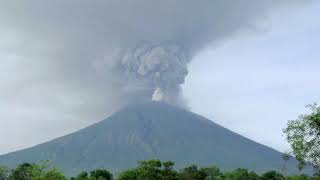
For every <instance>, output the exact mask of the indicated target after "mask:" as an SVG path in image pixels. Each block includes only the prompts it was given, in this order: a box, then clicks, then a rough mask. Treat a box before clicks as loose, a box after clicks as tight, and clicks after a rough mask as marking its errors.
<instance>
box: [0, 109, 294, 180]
mask: <svg viewBox="0 0 320 180" xmlns="http://www.w3.org/2000/svg"><path fill="white" fill-rule="evenodd" d="M153 158H158V159H161V160H173V161H175V162H176V167H177V168H181V167H183V166H186V165H190V164H198V165H201V166H208V165H215V166H218V167H220V168H222V169H226V170H230V169H234V168H239V167H242V168H249V169H250V170H255V171H257V172H263V171H267V170H271V169H277V170H281V168H282V167H283V164H284V162H283V160H282V154H281V153H280V152H278V151H276V150H274V149H271V148H269V147H266V146H264V145H261V144H258V143H256V142H254V141H251V140H249V139H247V138H245V137H242V136H240V135H239V134H236V133H234V132H232V131H230V130H228V129H225V128H224V127H222V126H220V125H217V124H215V123H213V122H212V121H210V120H208V119H206V118H204V117H202V116H199V115H197V114H194V113H191V112H189V111H186V110H183V109H179V108H176V107H173V106H169V105H166V104H161V103H145V104H134V105H130V106H127V107H126V108H124V109H122V110H120V111H118V112H117V113H115V114H114V115H112V116H110V117H109V118H107V119H105V120H103V121H101V122H99V123H97V124H94V125H92V126H89V127H87V128H85V129H82V130H80V131H78V132H75V133H72V134H70V135H67V136H64V137H61V138H58V139H55V140H53V141H50V142H47V143H44V144H40V145H37V146H34V147H32V148H29V149H25V150H21V151H17V152H13V153H10V154H6V155H2V156H0V165H6V166H9V167H13V166H16V165H17V164H18V163H22V162H38V161H40V160H51V161H52V163H53V164H54V165H57V166H58V167H59V168H61V169H62V170H63V171H65V172H66V173H67V174H69V175H72V174H75V173H78V172H80V171H81V170H91V169H94V168H107V169H110V170H113V171H119V170H124V169H127V168H131V167H135V166H136V164H137V161H139V160H146V159H153ZM289 171H290V172H291V173H293V172H297V170H296V161H295V160H291V161H290V162H289Z"/></svg>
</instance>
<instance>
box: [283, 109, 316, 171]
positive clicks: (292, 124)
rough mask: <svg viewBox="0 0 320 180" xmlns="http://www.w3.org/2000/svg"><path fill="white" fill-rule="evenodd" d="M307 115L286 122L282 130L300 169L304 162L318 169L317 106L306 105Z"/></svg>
mask: <svg viewBox="0 0 320 180" xmlns="http://www.w3.org/2000/svg"><path fill="white" fill-rule="evenodd" d="M307 108H308V109H309V110H310V112H309V113H307V114H304V115H300V116H299V118H298V119H296V120H291V121H289V122H288V126H287V128H286V129H284V133H285V134H286V137H287V140H288V142H289V143H290V145H291V148H292V152H293V154H294V155H295V157H296V159H297V160H299V161H300V165H299V167H300V168H301V169H302V168H303V166H304V165H305V164H306V162H310V163H312V164H313V165H314V167H315V169H316V170H317V171H319V167H320V107H318V106H317V104H313V105H308V106H307Z"/></svg>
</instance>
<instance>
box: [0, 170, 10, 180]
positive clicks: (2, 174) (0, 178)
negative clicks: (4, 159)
mask: <svg viewBox="0 0 320 180" xmlns="http://www.w3.org/2000/svg"><path fill="white" fill-rule="evenodd" d="M8 176H9V170H8V169H7V168H6V167H0V180H7V179H8Z"/></svg>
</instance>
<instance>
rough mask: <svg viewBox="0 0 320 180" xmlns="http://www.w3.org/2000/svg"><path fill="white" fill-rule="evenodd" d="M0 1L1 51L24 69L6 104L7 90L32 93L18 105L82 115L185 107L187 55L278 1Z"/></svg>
mask: <svg viewBox="0 0 320 180" xmlns="http://www.w3.org/2000/svg"><path fill="white" fill-rule="evenodd" d="M0 2H1V7H0V36H1V37H6V39H7V41H6V42H2V43H1V46H0V47H2V48H1V52H3V53H6V54H11V55H14V56H16V57H17V60H16V61H17V64H24V65H22V67H21V66H19V68H21V69H22V71H25V72H28V76H26V77H24V78H27V79H25V80H23V84H21V82H18V81H17V82H15V83H16V84H15V85H14V86H12V87H9V86H8V87H6V89H7V91H6V92H7V93H6V94H5V95H4V94H3V95H2V96H6V98H7V99H9V101H11V102H12V101H13V100H12V99H10V97H12V96H13V94H12V92H16V93H18V94H19V93H20V94H26V95H27V96H30V97H31V96H32V98H26V100H25V101H26V102H25V103H26V104H28V103H34V99H39V100H38V101H39V104H42V103H41V102H42V101H45V100H50V102H51V101H52V103H51V104H50V105H48V106H49V107H50V106H52V104H54V105H56V106H59V105H58V104H65V108H64V109H63V111H66V112H72V113H79V114H82V113H85V114H86V116H84V117H92V115H93V114H102V113H103V112H106V111H110V112H112V111H114V110H115V109H116V108H118V107H120V106H122V105H124V104H127V103H131V102H136V101H145V100H152V99H153V100H156V101H164V102H167V103H170V104H174V105H178V106H185V102H184V100H183V95H182V93H181V87H180V86H181V84H183V83H184V79H185V78H186V76H187V74H188V69H187V66H188V62H190V61H191V60H192V57H193V56H194V55H195V54H196V53H198V52H199V51H200V50H201V49H202V48H204V47H206V46H207V45H208V44H209V43H221V41H222V40H224V39H226V38H230V37H231V36H232V35H234V34H236V33H239V32H240V31H242V30H245V29H250V28H252V27H254V26H255V25H256V23H257V21H259V20H261V19H262V18H264V16H265V15H266V14H267V12H269V11H270V10H272V9H273V8H275V7H278V6H282V5H283V4H285V1H282V2H281V3H279V1H265V0H254V1H251V0H250V1H249V0H236V1H234V0H201V1H196V0H161V1H160V0H158V1H155V0H136V1H132V0H121V1H119V0H104V1H102V0H95V1H88V0H78V1H69V0H55V1H43V0H29V1H20V0H0ZM30 86H32V87H35V88H32V89H30ZM45 87H47V88H45ZM48 87H50V88H48ZM13 90H14V91H13ZM34 94H37V95H38V96H36V97H33V96H35V95H34ZM50 94H53V97H52V95H50ZM56 96H57V97H59V98H57V97H56ZM40 97H41V98H40ZM66 97H67V98H66ZM66 99H67V100H66ZM70 99H71V100H70ZM66 101H68V102H66ZM70 101H71V102H72V103H70ZM57 108H59V107H57ZM88 109H89V110H88Z"/></svg>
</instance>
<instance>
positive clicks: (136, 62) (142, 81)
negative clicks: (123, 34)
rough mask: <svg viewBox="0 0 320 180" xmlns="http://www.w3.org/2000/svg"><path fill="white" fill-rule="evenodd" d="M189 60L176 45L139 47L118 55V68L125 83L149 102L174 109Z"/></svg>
mask: <svg viewBox="0 0 320 180" xmlns="http://www.w3.org/2000/svg"><path fill="white" fill-rule="evenodd" d="M190 60H191V59H190V57H189V56H188V55H187V53H186V52H185V51H184V50H183V48H182V47H181V46H179V45H177V44H171V43H160V44H149V43H143V44H141V45H139V46H137V47H135V48H133V49H128V50H125V51H124V52H122V54H121V56H120V59H119V61H118V62H119V64H118V65H119V69H120V72H122V73H123V74H124V75H125V79H126V81H127V83H128V84H133V85H134V86H136V87H138V88H137V89H139V90H141V91H145V92H146V93H151V94H149V97H150V99H152V100H153V101H162V102H166V103H170V104H176V105H178V104H181V99H180V97H181V96H180V85H181V84H183V83H184V81H185V78H186V76H187V74H188V69H187V63H188V62H189V61H190Z"/></svg>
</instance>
